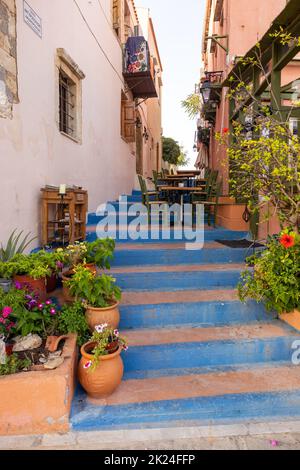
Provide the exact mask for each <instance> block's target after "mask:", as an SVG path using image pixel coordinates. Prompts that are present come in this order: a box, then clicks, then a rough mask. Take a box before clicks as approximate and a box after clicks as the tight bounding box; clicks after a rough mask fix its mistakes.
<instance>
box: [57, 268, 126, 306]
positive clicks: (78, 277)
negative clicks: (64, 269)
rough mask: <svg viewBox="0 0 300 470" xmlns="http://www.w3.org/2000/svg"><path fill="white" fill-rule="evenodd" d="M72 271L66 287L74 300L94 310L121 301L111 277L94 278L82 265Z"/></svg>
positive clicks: (118, 290)
mask: <svg viewBox="0 0 300 470" xmlns="http://www.w3.org/2000/svg"><path fill="white" fill-rule="evenodd" d="M74 271H75V272H74V275H73V276H72V278H71V279H69V280H68V281H66V285H67V287H69V289H70V292H71V295H72V296H74V297H75V298H76V299H80V300H82V301H84V302H85V303H86V304H88V305H90V306H91V307H95V308H105V307H109V306H111V305H113V304H114V303H116V301H118V300H120V299H121V290H120V288H119V287H118V286H116V284H115V282H116V281H115V279H114V278H113V277H112V276H107V275H106V274H102V275H101V276H95V275H94V274H93V273H92V272H91V271H90V270H89V269H87V268H85V267H84V266H82V265H78V266H77V267H76V268H75V270H74Z"/></svg>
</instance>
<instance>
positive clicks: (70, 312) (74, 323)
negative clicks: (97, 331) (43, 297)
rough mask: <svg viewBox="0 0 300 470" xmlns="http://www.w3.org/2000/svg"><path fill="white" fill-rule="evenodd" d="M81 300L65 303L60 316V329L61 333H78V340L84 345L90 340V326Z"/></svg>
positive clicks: (80, 344)
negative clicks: (69, 303)
mask: <svg viewBox="0 0 300 470" xmlns="http://www.w3.org/2000/svg"><path fill="white" fill-rule="evenodd" d="M84 313H85V310H84V307H83V305H82V303H81V302H74V303H73V304H71V305H64V306H63V307H62V310H61V313H60V315H59V317H58V329H59V332H60V333H61V334H68V333H77V342H78V344H79V346H82V345H83V344H84V343H86V342H87V341H88V338H89V327H88V324H87V322H86V318H85V314H84Z"/></svg>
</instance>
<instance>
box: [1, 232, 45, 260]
mask: <svg viewBox="0 0 300 470" xmlns="http://www.w3.org/2000/svg"><path fill="white" fill-rule="evenodd" d="M16 231H17V229H15V230H14V231H13V232H12V234H11V235H10V237H9V239H8V242H7V244H6V246H5V247H4V246H3V245H2V244H1V248H0V261H4V262H6V261H10V260H11V259H12V258H13V257H14V256H15V255H16V254H18V253H23V252H24V251H25V250H26V248H27V247H28V246H29V245H30V243H31V242H32V241H33V240H35V239H36V238H37V237H33V238H30V239H29V235H30V233H28V234H27V235H25V236H23V238H21V236H22V234H23V230H22V231H21V232H19V233H16Z"/></svg>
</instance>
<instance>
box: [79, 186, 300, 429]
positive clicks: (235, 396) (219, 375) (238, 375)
mask: <svg viewBox="0 0 300 470" xmlns="http://www.w3.org/2000/svg"><path fill="white" fill-rule="evenodd" d="M137 199H139V193H137V192H135V193H134V194H133V197H132V198H131V200H132V201H136V200H137ZM98 220H99V217H97V216H96V215H93V214H91V215H90V217H89V227H88V230H89V232H90V233H89V237H90V238H93V237H94V236H95V232H94V230H95V224H96V223H97V221H98ZM244 236H245V233H242V232H240V233H237V232H230V231H228V230H223V229H211V228H209V227H207V228H206V231H205V247H204V249H203V250H200V251H186V250H185V249H184V243H178V242H174V241H157V242H153V241H152V242H151V240H150V242H149V241H148V242H147V241H145V242H130V241H129V242H128V241H126V242H119V243H117V250H116V256H115V260H114V263H113V267H112V274H113V275H114V276H115V277H116V278H117V282H118V284H119V285H120V287H121V288H122V289H123V300H122V305H121V330H122V333H123V334H124V335H125V336H127V338H128V341H129V345H130V348H129V350H128V351H127V352H126V353H124V355H123V359H124V364H125V376H124V381H123V382H122V384H121V386H120V388H119V389H118V390H117V391H116V392H115V393H114V394H113V395H112V396H111V397H109V398H108V399H107V400H104V401H101V402H98V403H97V402H92V401H90V400H88V399H87V398H86V395H85V393H84V392H83V391H81V390H78V391H77V394H76V396H75V399H74V403H73V409H72V415H71V422H72V428H73V431H92V430H94V431H96V430H97V431H101V430H109V431H113V430H129V429H148V428H164V427H168V428H173V427H183V426H185V427H186V426H201V425H217V424H224V423H225V424H235V423H240V424H246V423H248V422H252V421H254V422H257V421H262V422H268V421H270V420H277V421H281V420H287V419H289V418H292V417H293V419H295V417H297V416H299V415H300V406H299V405H300V377H299V369H298V367H297V366H293V365H292V362H291V356H292V353H293V350H292V344H293V342H294V341H295V340H297V339H298V340H299V339H300V335H299V334H297V332H296V331H295V330H293V329H291V328H289V327H287V326H286V325H285V324H284V323H283V322H280V321H279V320H276V319H273V318H272V315H270V314H267V313H266V312H264V310H263V307H262V306H261V305H258V304H256V303H249V304H247V305H243V304H241V303H240V302H239V301H238V299H237V292H236V286H237V282H238V279H239V275H240V271H241V270H242V269H243V267H244V259H245V254H246V250H244V249H232V248H227V247H225V246H224V245H220V244H219V243H217V242H216V241H215V240H216V239H225V238H227V239H237V238H242V237H244Z"/></svg>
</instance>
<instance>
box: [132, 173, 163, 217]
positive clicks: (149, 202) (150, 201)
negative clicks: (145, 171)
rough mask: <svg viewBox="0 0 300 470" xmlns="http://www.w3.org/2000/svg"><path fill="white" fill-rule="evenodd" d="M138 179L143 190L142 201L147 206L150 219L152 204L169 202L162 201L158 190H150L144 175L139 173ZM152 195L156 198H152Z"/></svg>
mask: <svg viewBox="0 0 300 470" xmlns="http://www.w3.org/2000/svg"><path fill="white" fill-rule="evenodd" d="M138 179H139V183H140V187H141V191H142V201H143V204H144V205H145V206H146V207H147V211H148V219H149V221H150V212H151V206H152V205H155V204H167V201H161V200H159V199H158V196H159V192H158V191H148V189H147V185H146V181H145V179H144V177H143V176H142V175H138ZM151 196H154V197H155V199H150V197H151Z"/></svg>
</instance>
